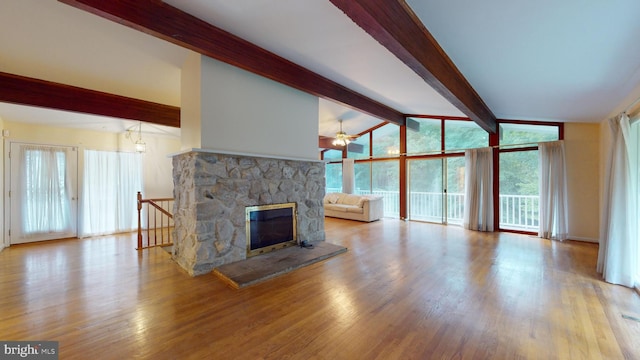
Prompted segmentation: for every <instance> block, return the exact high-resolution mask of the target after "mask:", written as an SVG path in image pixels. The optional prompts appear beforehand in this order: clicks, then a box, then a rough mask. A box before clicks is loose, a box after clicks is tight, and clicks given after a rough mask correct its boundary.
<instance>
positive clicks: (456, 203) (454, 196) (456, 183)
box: [447, 157, 465, 225]
mask: <svg viewBox="0 0 640 360" xmlns="http://www.w3.org/2000/svg"><path fill="white" fill-rule="evenodd" d="M464 169H465V168H464V157H450V158H447V223H449V224H458V225H462V219H463V216H464Z"/></svg>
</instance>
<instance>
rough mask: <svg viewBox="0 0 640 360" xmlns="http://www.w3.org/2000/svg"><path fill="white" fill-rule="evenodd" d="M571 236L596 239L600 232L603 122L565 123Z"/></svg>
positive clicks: (588, 239)
mask: <svg viewBox="0 0 640 360" xmlns="http://www.w3.org/2000/svg"><path fill="white" fill-rule="evenodd" d="M564 129H565V137H564V139H565V151H566V154H565V155H566V161H567V192H568V201H569V238H570V239H573V240H584V241H593V242H597V241H598V238H599V232H600V124H591V123H589V124H586V123H566V124H565V127H564Z"/></svg>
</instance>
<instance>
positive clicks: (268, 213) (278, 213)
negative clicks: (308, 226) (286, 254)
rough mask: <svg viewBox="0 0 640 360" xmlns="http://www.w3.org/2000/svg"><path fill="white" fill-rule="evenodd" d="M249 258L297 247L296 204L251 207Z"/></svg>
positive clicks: (248, 243)
mask: <svg viewBox="0 0 640 360" xmlns="http://www.w3.org/2000/svg"><path fill="white" fill-rule="evenodd" d="M245 212H246V219H247V225H246V229H247V257H251V256H255V255H259V254H262V253H266V252H270V251H273V250H278V249H282V248H285V247H288V246H295V245H297V238H296V203H284V204H272V205H259V206H249V207H246V208H245Z"/></svg>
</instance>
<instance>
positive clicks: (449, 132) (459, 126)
mask: <svg viewBox="0 0 640 360" xmlns="http://www.w3.org/2000/svg"><path fill="white" fill-rule="evenodd" d="M444 144H445V149H446V150H457V149H473V148H479V147H487V146H489V133H488V132H486V131H484V130H483V129H482V128H481V127H480V126H478V124H476V123H475V122H473V121H462V120H446V121H445V122H444Z"/></svg>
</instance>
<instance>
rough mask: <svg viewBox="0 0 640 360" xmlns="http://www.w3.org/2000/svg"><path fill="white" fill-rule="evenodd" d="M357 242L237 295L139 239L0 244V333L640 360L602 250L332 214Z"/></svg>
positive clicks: (417, 355) (220, 355)
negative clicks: (599, 265) (604, 274)
mask: <svg viewBox="0 0 640 360" xmlns="http://www.w3.org/2000/svg"><path fill="white" fill-rule="evenodd" d="M325 226H326V233H327V241H329V242H332V243H335V244H340V245H343V246H346V247H348V248H349V251H348V252H346V253H344V254H341V255H338V256H336V257H333V258H331V259H329V260H326V261H324V262H320V263H317V264H314V265H311V266H308V267H305V268H302V269H299V270H297V271H294V272H291V273H289V274H286V275H283V276H281V277H278V278H275V279H273V280H269V281H267V282H265V283H261V284H258V285H255V286H253V287H249V288H246V289H243V290H234V289H231V288H230V287H228V286H227V285H225V284H224V283H223V282H222V281H220V280H219V279H218V278H217V277H215V276H214V275H204V276H200V277H196V278H191V277H189V276H188V275H186V273H185V272H183V271H182V270H180V269H179V268H178V266H177V265H176V264H175V263H173V262H172V261H171V260H170V256H169V254H167V253H166V252H164V251H163V250H161V249H159V248H154V249H148V250H144V251H142V252H141V253H138V252H137V251H135V250H134V248H135V243H136V238H135V234H131V235H124V236H112V237H100V238H92V239H84V240H64V241H54V242H46V243H40V244H34V245H19V246H12V247H10V248H7V249H5V250H4V251H2V252H1V253H0V269H1V273H0V340H55V341H59V346H60V359H132V358H140V359H150V358H153V359H283V358H290V359H311V358H316V359H433V358H437V359H516V358H521V359H600V358H602V359H624V358H627V359H640V347H639V346H638V344H639V341H640V340H639V339H640V322H636V321H634V320H632V319H628V318H624V317H623V315H624V316H630V317H635V318H640V296H638V294H637V293H635V292H634V291H632V290H630V289H627V288H624V287H620V286H614V285H610V284H607V283H604V282H602V281H600V280H599V277H598V276H597V274H596V272H595V266H596V258H597V246H596V245H594V244H585V243H578V242H566V243H558V242H550V241H547V240H541V239H538V238H535V237H529V236H523V235H517V234H507V233H500V234H484V233H477V232H468V231H465V230H463V229H461V228H458V227H453V226H450V227H445V226H439V225H431V224H424V223H414V222H402V221H399V220H393V219H383V220H381V221H379V222H374V223H370V224H366V223H359V222H353V221H348V220H338V219H329V218H327V219H326V223H325Z"/></svg>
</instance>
